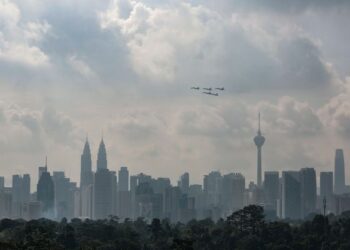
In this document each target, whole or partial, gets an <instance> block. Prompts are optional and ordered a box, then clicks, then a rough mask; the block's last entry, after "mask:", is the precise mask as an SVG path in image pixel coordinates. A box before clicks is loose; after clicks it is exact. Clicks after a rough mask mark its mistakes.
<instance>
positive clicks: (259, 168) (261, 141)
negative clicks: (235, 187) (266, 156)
mask: <svg viewBox="0 0 350 250" xmlns="http://www.w3.org/2000/svg"><path fill="white" fill-rule="evenodd" d="M254 143H255V145H256V147H257V150H258V155H257V157H258V158H257V182H256V183H257V186H258V188H261V185H262V176H261V172H262V163H261V157H262V156H261V149H262V146H263V145H264V143H265V137H264V136H263V135H262V134H261V130H260V113H259V126H258V133H257V135H256V136H255V137H254Z"/></svg>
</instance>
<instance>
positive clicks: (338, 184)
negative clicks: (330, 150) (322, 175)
mask: <svg viewBox="0 0 350 250" xmlns="http://www.w3.org/2000/svg"><path fill="white" fill-rule="evenodd" d="M344 192H345V163H344V153H343V150H342V149H337V150H336V151H335V161H334V193H335V194H342V193H344Z"/></svg>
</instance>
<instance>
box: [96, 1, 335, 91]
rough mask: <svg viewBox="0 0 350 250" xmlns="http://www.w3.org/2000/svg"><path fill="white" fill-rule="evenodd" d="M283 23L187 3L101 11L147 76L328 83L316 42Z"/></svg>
mask: <svg viewBox="0 0 350 250" xmlns="http://www.w3.org/2000/svg"><path fill="white" fill-rule="evenodd" d="M125 5H127V7H123V6H125ZM125 9H127V10H126V11H125ZM284 24H285V26H281V25H275V24H272V25H273V27H274V28H275V29H271V20H270V19H266V18H265V17H263V16H260V15H254V14H251V15H248V16H247V15H246V14H241V13H235V14H234V15H233V17H232V18H227V17H226V16H224V15H221V14H220V13H219V12H216V11H215V10H211V9H209V8H207V7H206V6H204V5H193V4H190V3H179V4H168V5H166V4H165V5H160V6H158V7H151V6H149V5H146V4H144V3H142V2H137V1H115V2H114V4H113V5H112V7H110V8H109V9H107V10H106V11H105V12H103V13H101V27H102V28H103V29H107V30H112V31H115V32H116V33H117V34H120V33H121V34H122V36H123V37H124V39H125V42H126V44H127V47H128V50H129V60H130V61H131V63H132V66H133V69H134V71H135V72H136V73H137V74H138V75H140V76H141V77H143V78H147V79H148V80H149V81H153V82H160V83H164V82H167V83H176V84H179V82H183V81H186V80H187V79H193V81H197V82H203V83H209V82H220V83H222V84H225V85H230V88H231V89H232V90H234V91H238V92H247V91H256V90H259V91H263V90H266V89H274V90H275V89H314V88H318V87H328V85H329V83H330V82H332V81H333V78H334V76H333V75H332V72H331V70H330V69H329V67H328V66H327V62H326V61H325V60H324V59H323V57H322V53H321V51H320V50H319V48H318V45H317V44H316V43H315V42H314V41H313V40H312V39H311V38H310V37H308V36H306V35H305V34H304V33H303V32H302V31H300V29H298V28H295V27H294V25H291V24H290V23H288V22H287V21H285V20H284ZM118 39H119V36H118ZM146 82H148V81H146Z"/></svg>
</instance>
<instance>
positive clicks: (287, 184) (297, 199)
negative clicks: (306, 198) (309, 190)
mask: <svg viewBox="0 0 350 250" xmlns="http://www.w3.org/2000/svg"><path fill="white" fill-rule="evenodd" d="M300 191H301V190H300V176H299V171H283V172H282V193H281V195H282V197H281V198H282V204H281V205H282V218H283V219H287V218H289V219H300V217H301V194H300Z"/></svg>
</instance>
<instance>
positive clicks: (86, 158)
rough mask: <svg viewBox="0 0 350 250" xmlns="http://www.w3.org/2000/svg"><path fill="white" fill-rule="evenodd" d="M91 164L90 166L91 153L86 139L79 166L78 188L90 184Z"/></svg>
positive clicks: (91, 177)
mask: <svg viewBox="0 0 350 250" xmlns="http://www.w3.org/2000/svg"><path fill="white" fill-rule="evenodd" d="M92 179H93V175H92V164H91V152H90V145H89V141H88V138H86V141H85V145H84V150H83V154H82V155H81V166H80V187H83V186H87V185H90V184H92Z"/></svg>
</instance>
